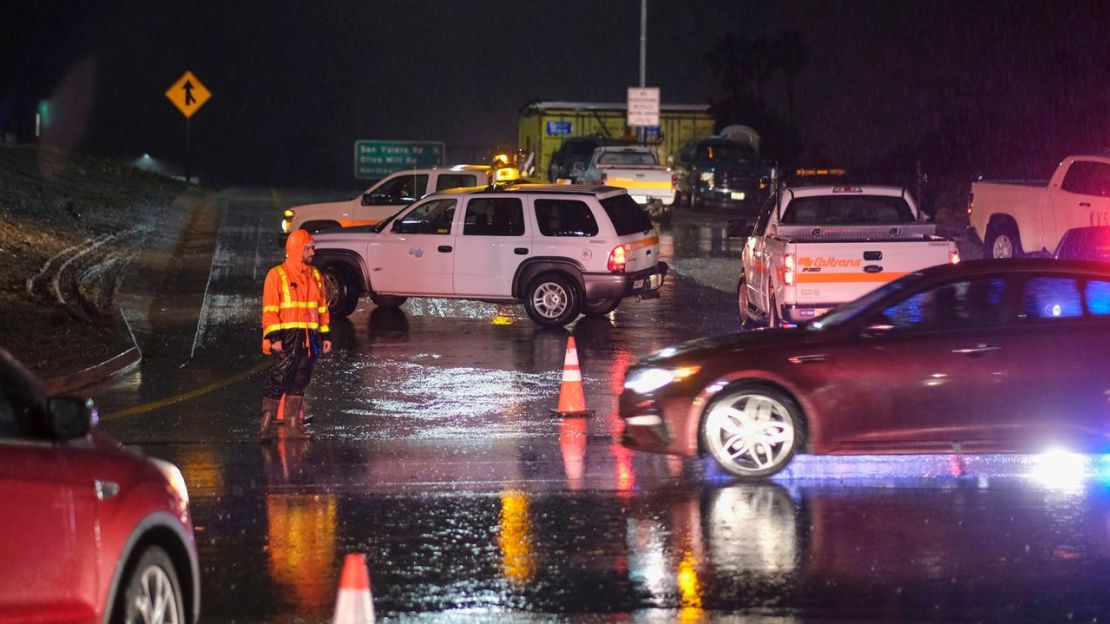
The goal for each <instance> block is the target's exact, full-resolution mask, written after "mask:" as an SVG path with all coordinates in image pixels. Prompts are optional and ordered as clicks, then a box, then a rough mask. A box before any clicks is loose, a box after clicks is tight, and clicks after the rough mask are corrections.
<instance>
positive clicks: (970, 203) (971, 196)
mask: <svg viewBox="0 0 1110 624" xmlns="http://www.w3.org/2000/svg"><path fill="white" fill-rule="evenodd" d="M974 209H975V193H968V194H967V216H968V218H971V211H972V210H974Z"/></svg>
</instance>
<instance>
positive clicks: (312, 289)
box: [262, 264, 331, 353]
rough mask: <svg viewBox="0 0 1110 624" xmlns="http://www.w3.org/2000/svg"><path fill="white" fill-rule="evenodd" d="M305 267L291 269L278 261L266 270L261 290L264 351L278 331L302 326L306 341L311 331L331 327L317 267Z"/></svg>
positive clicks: (324, 331)
mask: <svg viewBox="0 0 1110 624" xmlns="http://www.w3.org/2000/svg"><path fill="white" fill-rule="evenodd" d="M306 268H308V271H304V272H301V271H290V270H289V268H288V267H286V265H284V264H281V265H278V266H276V267H274V268H272V269H270V272H269V273H267V274H266V284H265V287H264V288H263V290H262V336H263V343H262V350H263V352H267V353H268V352H269V348H268V347H269V346H270V345H269V343H270V341H271V340H274V339H275V338H274V337H273V336H271V334H273V333H274V332H277V331H281V330H284V329H303V330H305V340H306V341H307V340H308V332H310V331H318V332H320V333H322V334H326V333H328V332H329V331H331V328H330V327H328V324H329V323H330V321H331V314H330V313H329V312H328V304H327V300H326V299H324V280H323V278H321V277H320V271H318V270H317V269H316V268H314V267H306ZM306 278H307V279H306Z"/></svg>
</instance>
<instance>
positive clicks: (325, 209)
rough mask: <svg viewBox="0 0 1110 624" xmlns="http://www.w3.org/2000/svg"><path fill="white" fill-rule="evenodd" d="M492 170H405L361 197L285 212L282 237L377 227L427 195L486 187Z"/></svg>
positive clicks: (467, 167) (481, 167) (479, 167)
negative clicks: (360, 226) (306, 232)
mask: <svg viewBox="0 0 1110 624" xmlns="http://www.w3.org/2000/svg"><path fill="white" fill-rule="evenodd" d="M488 171H489V167H487V166H484V165H455V166H453V167H444V168H442V169H441V168H433V169H406V170H405V171H398V172H396V173H393V174H390V175H389V176H388V177H386V178H383V179H382V180H381V181H379V182H378V183H377V184H375V185H374V186H371V187H370V188H368V189H366V192H364V193H362V194H361V195H359V196H358V197H355V198H353V199H347V200H343V201H337V202H325V203H320V204H305V205H303V206H293V207H292V208H289V209H288V210H286V211H285V214H284V215H283V216H284V219H282V222H281V231H282V233H285V234H288V233H289V232H292V231H293V230H301V229H304V230H308V231H309V232H317V231H319V230H325V229H328V228H335V227H351V226H355V225H374V224H375V223H378V222H380V221H382V220H384V219H386V218H388V217H390V216H392V215H394V214H395V213H396V212H397V211H398V210H400V209H402V208H404V207H405V206H409V205H411V204H412V203H413V202H414V201H416V200H418V199H420V198H421V197H423V196H424V195H427V194H428V193H434V192H436V191H443V190H446V189H452V188H459V187H463V186H485V185H486V184H487V183H488V182H489V175H488Z"/></svg>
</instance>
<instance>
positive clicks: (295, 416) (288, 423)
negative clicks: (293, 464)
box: [285, 394, 312, 440]
mask: <svg viewBox="0 0 1110 624" xmlns="http://www.w3.org/2000/svg"><path fill="white" fill-rule="evenodd" d="M303 408H304V397H299V396H289V395H288V394H287V395H285V439H286V440H307V439H309V438H311V437H312V436H311V435H309V433H308V432H307V431H305V429H304V423H303V422H301V409H303Z"/></svg>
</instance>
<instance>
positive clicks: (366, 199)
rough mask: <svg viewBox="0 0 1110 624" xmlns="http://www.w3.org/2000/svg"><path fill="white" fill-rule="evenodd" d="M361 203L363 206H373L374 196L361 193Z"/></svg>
mask: <svg viewBox="0 0 1110 624" xmlns="http://www.w3.org/2000/svg"><path fill="white" fill-rule="evenodd" d="M362 205H363V206H373V205H374V198H373V196H371V195H370V193H363V194H362Z"/></svg>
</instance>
